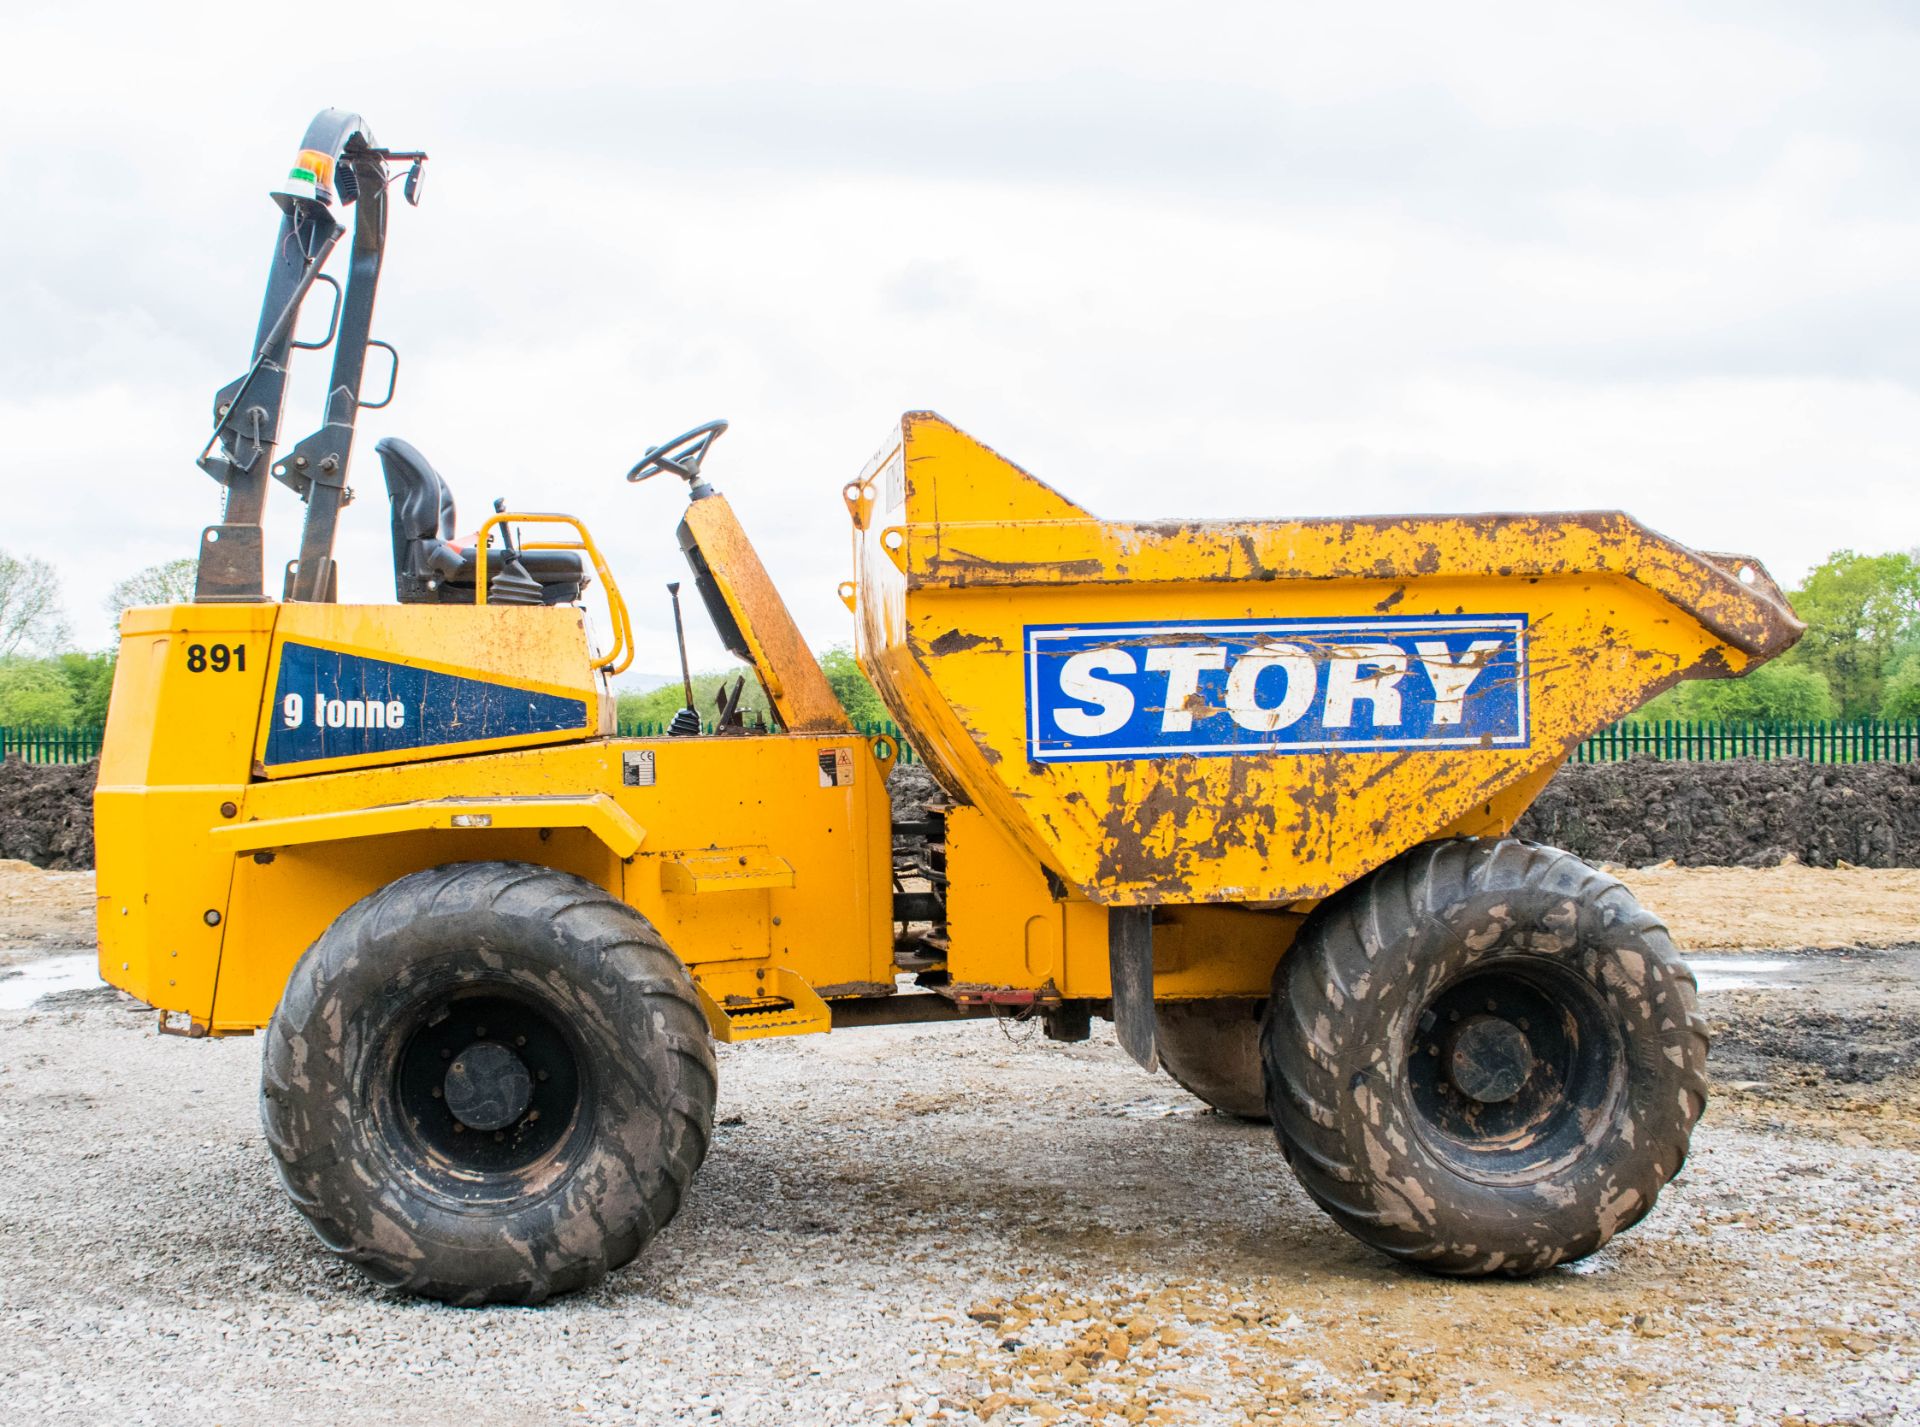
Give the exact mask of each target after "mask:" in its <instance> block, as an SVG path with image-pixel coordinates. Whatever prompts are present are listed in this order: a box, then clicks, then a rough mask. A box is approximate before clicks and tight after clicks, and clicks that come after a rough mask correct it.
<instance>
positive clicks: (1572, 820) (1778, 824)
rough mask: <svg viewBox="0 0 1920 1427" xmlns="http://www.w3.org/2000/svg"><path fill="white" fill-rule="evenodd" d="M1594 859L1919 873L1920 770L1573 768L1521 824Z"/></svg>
mask: <svg viewBox="0 0 1920 1427" xmlns="http://www.w3.org/2000/svg"><path fill="white" fill-rule="evenodd" d="M1515 830H1516V831H1517V832H1518V833H1519V834H1520V835H1521V836H1522V837H1529V838H1533V839H1534V840H1536V841H1538V842H1544V843H1549V844H1551V845H1552V846H1554V847H1564V848H1565V849H1566V850H1567V851H1569V852H1572V853H1575V854H1577V855H1578V856H1580V857H1584V858H1586V859H1587V860H1588V861H1589V862H1612V863H1617V864H1620V865H1623V866H1627V867H1644V866H1648V865H1650V864H1652V863H1655V862H1664V861H1666V860H1667V859H1669V858H1671V859H1672V860H1673V861H1675V862H1678V863H1681V864H1683V865H1685V866H1689V867H1770V866H1773V865H1775V864H1777V863H1779V862H1780V861H1782V860H1783V859H1785V858H1786V857H1787V856H1789V855H1792V856H1793V857H1796V858H1798V859H1799V860H1800V861H1801V862H1804V863H1806V864H1807V865H1808V866H1809V867H1834V866H1838V865H1839V864H1840V863H1843V862H1845V863H1851V864H1853V865H1854V866H1856V867H1916V866H1920V763H1852V764H1823V763H1808V762H1805V761H1803V760H1801V759H1797V758H1782V759H1770V760H1762V759H1753V758H1741V759H1729V760H1728V761H1726V762H1724V763H1664V762H1661V761H1659V760H1657V759H1653V758H1635V759H1632V760H1630V761H1628V762H1624V763H1573V764H1569V765H1567V766H1566V767H1565V768H1563V769H1561V770H1560V772H1559V773H1558V774H1557V775H1555V777H1554V779H1553V781H1552V782H1551V783H1549V784H1548V785H1547V789H1546V791H1545V792H1544V793H1542V794H1541V795H1540V798H1539V801H1537V802H1536V803H1535V804H1534V805H1533V807H1532V808H1530V809H1529V810H1528V812H1527V814H1526V816H1525V817H1523V818H1521V819H1520V824H1519V827H1518V828H1516V829H1515Z"/></svg>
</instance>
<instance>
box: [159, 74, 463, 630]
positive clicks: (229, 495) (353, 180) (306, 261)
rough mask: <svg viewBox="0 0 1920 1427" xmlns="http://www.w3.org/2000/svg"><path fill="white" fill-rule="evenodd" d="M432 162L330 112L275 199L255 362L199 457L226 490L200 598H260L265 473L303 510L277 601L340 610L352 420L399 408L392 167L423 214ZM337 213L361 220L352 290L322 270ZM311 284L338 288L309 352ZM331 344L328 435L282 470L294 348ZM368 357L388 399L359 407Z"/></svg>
mask: <svg viewBox="0 0 1920 1427" xmlns="http://www.w3.org/2000/svg"><path fill="white" fill-rule="evenodd" d="M426 158H427V156H426V155H425V154H424V153H418V152H410V153H397V152H395V151H393V150H391V149H382V148H379V147H377V146H376V145H375V143H374V138H373V134H372V131H370V130H369V129H368V128H367V126H366V122H365V121H364V120H362V119H361V117H360V116H359V115H358V114H348V113H346V112H344V111H342V110H339V109H323V110H322V111H321V112H320V113H319V114H317V115H316V116H315V117H314V120H313V122H312V123H311V124H309V125H308V126H307V132H306V136H305V137H304V138H303V139H301V141H300V152H299V155H298V156H297V157H296V158H295V160H294V163H293V168H292V170H291V171H290V172H289V173H288V175H287V177H286V180H285V181H284V182H283V183H281V184H280V185H279V186H278V187H276V188H275V189H274V190H273V195H272V196H273V201H274V202H275V203H277V204H278V205H279V206H280V213H281V217H280V232H279V235H278V237H276V238H275V240H274V246H273V262H272V266H271V267H270V268H269V269H268V271H267V296H266V300H265V301H264V302H263V303H262V304H261V308H260V325H259V329H258V331H257V332H256V333H255V335H254V339H253V361H252V364H251V365H250V366H249V367H248V368H247V371H246V373H245V374H244V375H242V376H240V377H238V378H236V379H235V380H234V381H231V382H229V383H228V384H227V385H226V386H224V387H222V388H221V389H220V391H219V393H218V394H217V395H216V396H215V397H214V401H213V408H214V429H213V435H212V436H210V437H209V438H208V439H207V444H206V446H205V447H204V448H203V449H202V450H201V452H200V457H199V465H200V468H201V469H202V470H204V471H205V472H206V473H207V474H208V475H210V476H212V477H213V478H214V479H215V480H216V481H218V482H220V484H221V485H222V486H224V487H226V506H225V509H224V510H223V512H222V515H221V522H220V524H218V525H210V526H208V527H207V528H206V530H205V531H203V532H202V534H201V538H200V566H199V574H198V578H197V579H196V581H195V585H194V599H195V600H197V601H200V602H202V603H206V602H248V601H255V600H262V599H265V598H266V555H265V548H264V542H263V541H262V538H261V530H260V519H261V516H262V514H263V513H264V512H265V509H266V503H267V475H268V473H269V472H271V473H272V474H273V476H274V477H276V478H277V479H279V480H281V481H284V482H285V483H286V484H287V485H289V486H291V487H293V489H294V490H295V491H297V492H298V493H299V494H300V496H301V498H302V499H303V500H305V501H306V503H307V516H306V523H305V527H304V529H303V531H302V533H301V538H300V556H299V558H298V559H297V560H295V561H294V562H293V563H292V564H290V565H289V566H288V567H287V572H286V577H285V582H284V585H283V589H282V596H283V598H286V599H294V600H322V601H326V600H331V599H333V598H334V590H335V575H334V563H333V540H334V532H335V528H336V527H337V525H338V523H339V519H340V510H341V507H342V506H344V505H345V504H346V503H347V501H348V500H349V499H350V498H351V496H350V493H349V492H348V490H347V460H348V457H349V456H350V455H351V454H352V449H353V426H354V420H355V418H356V416H357V415H358V414H359V412H360V411H361V410H363V409H364V410H370V411H371V410H377V409H379V408H380V407H383V406H385V405H387V404H388V403H389V402H391V401H392V400H393V385H394V380H395V379H396V378H397V377H398V376H399V373H400V355H399V353H398V352H396V351H394V349H393V348H392V347H391V346H389V345H388V344H387V343H385V342H381V341H378V340H376V339H374V338H373V337H372V336H371V335H370V332H371V329H372V326H373V298H374V291H375V289H376V288H377V287H378V286H379V283H380V259H381V254H382V251H383V250H384V248H385V246H386V239H387V183H388V177H387V165H388V163H390V162H393V161H396V160H398V161H402V162H406V161H411V164H412V167H411V168H410V169H409V170H408V172H407V178H406V186H405V192H406V197H407V201H408V202H409V203H418V202H419V195H420V176H421V166H422V165H423V164H424V163H425V162H426ZM336 205H338V206H339V207H340V208H342V209H344V208H346V207H348V206H352V207H353V208H354V210H355V219H354V227H353V246H352V253H351V256H350V258H349V260H348V271H347V283H346V286H345V288H344V289H343V288H342V287H341V285H340V283H339V282H337V281H336V280H335V279H333V278H331V277H329V276H327V274H326V273H324V272H323V271H322V269H323V268H324V267H325V266H326V262H327V258H328V257H329V256H330V255H331V254H332V252H333V249H334V246H335V245H336V244H337V243H338V242H339V241H340V238H341V235H342V234H343V233H344V232H345V231H346V229H345V227H344V225H343V224H342V223H341V222H340V220H339V219H337V218H336V217H335V216H334V209H335V206H336ZM316 282H320V283H325V284H326V285H327V286H328V287H330V288H331V289H332V290H333V313H332V316H331V317H330V318H329V320H328V323H327V332H326V335H325V336H324V337H322V338H321V339H320V340H319V341H317V342H302V341H299V340H298V339H297V338H296V337H295V336H294V332H295V329H296V327H297V324H298V322H299V319H300V307H301V304H302V303H303V302H304V301H305V300H306V297H307V294H308V293H309V292H310V291H312V289H313V285H314V284H315V283H316ZM330 344H331V345H333V348H334V352H333V372H332V375H331V376H330V377H329V379H328V382H327V404H326V412H325V415H324V417H323V419H322V422H321V425H320V428H319V429H318V430H317V431H315V432H314V433H313V434H312V435H311V436H308V437H306V438H305V439H303V440H301V441H298V442H296V443H295V444H294V446H293V448H292V450H290V451H289V452H287V453H286V455H285V456H284V457H282V458H280V459H278V460H276V459H275V457H274V451H275V448H276V447H277V446H278V445H279V442H280V418H281V412H282V408H283V406H284V405H285V402H286V393H287V367H288V363H289V360H290V358H291V356H292V353H293V349H294V348H296V347H303V348H307V349H309V350H319V349H322V348H325V347H327V346H328V345H330ZM369 347H380V348H383V349H384V350H385V351H386V352H387V355H388V356H389V357H391V358H392V362H393V365H392V368H391V372H390V375H389V379H388V382H387V394H386V395H385V396H384V397H383V398H381V399H380V400H379V401H370V402H363V401H361V400H360V379H361V376H362V374H363V372H364V370H365V368H366V361H367V348H369ZM216 448H217V449H216Z"/></svg>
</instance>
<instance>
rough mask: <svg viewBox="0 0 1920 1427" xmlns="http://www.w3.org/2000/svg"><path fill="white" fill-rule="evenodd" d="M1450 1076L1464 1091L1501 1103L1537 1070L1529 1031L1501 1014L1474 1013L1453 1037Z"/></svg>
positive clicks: (1488, 1102) (1483, 1100)
mask: <svg viewBox="0 0 1920 1427" xmlns="http://www.w3.org/2000/svg"><path fill="white" fill-rule="evenodd" d="M1446 1064H1447V1078H1448V1079H1449V1080H1451V1081H1452V1082H1453V1085H1454V1088H1455V1089H1457V1090H1458V1091H1459V1092H1460V1093H1461V1094H1462V1095H1466V1096H1469V1097H1471V1098H1472V1099H1474V1100H1477V1101H1479V1102H1480V1103H1481V1104H1482V1105H1498V1104H1501V1103H1502V1102H1504V1101H1507V1100H1511V1099H1512V1098H1513V1097H1514V1096H1515V1095H1518V1094H1519V1093H1520V1087H1521V1086H1523V1085H1525V1084H1526V1083H1527V1078H1528V1077H1529V1076H1530V1075H1532V1074H1533V1046H1532V1044H1531V1043H1530V1042H1529V1041H1528V1040H1527V1036H1526V1032H1524V1031H1522V1030H1521V1029H1520V1028H1519V1027H1518V1026H1516V1025H1514V1024H1513V1022H1512V1021H1509V1020H1507V1019H1505V1018H1504V1017H1501V1016H1491V1015H1481V1016H1470V1017H1468V1018H1467V1019H1466V1020H1464V1021H1462V1022H1461V1023H1460V1025H1459V1027H1458V1029H1456V1030H1455V1032H1454V1034H1453V1036H1452V1037H1451V1040H1450V1049H1449V1053H1448V1055H1447V1062H1446Z"/></svg>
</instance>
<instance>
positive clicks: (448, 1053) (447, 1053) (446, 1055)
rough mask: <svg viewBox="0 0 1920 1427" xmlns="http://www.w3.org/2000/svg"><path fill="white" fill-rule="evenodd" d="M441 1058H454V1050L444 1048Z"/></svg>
mask: <svg viewBox="0 0 1920 1427" xmlns="http://www.w3.org/2000/svg"><path fill="white" fill-rule="evenodd" d="M440 1059H442V1060H452V1059H453V1052H452V1051H450V1050H443V1051H441V1052H440Z"/></svg>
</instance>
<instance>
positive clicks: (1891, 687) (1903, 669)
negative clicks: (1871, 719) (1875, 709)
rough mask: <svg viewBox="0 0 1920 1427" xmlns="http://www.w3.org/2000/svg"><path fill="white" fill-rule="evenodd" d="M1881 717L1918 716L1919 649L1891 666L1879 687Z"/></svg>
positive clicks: (1919, 702)
mask: <svg viewBox="0 0 1920 1427" xmlns="http://www.w3.org/2000/svg"><path fill="white" fill-rule="evenodd" d="M1880 716H1881V717H1882V718H1920V649H1914V650H1910V651H1909V652H1908V653H1907V655H1906V657H1905V658H1903V659H1901V660H1899V661H1898V662H1897V663H1895V665H1894V666H1893V671H1892V672H1891V673H1890V674H1888V675H1887V678H1886V682H1885V683H1884V684H1883V685H1881V689H1880Z"/></svg>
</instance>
